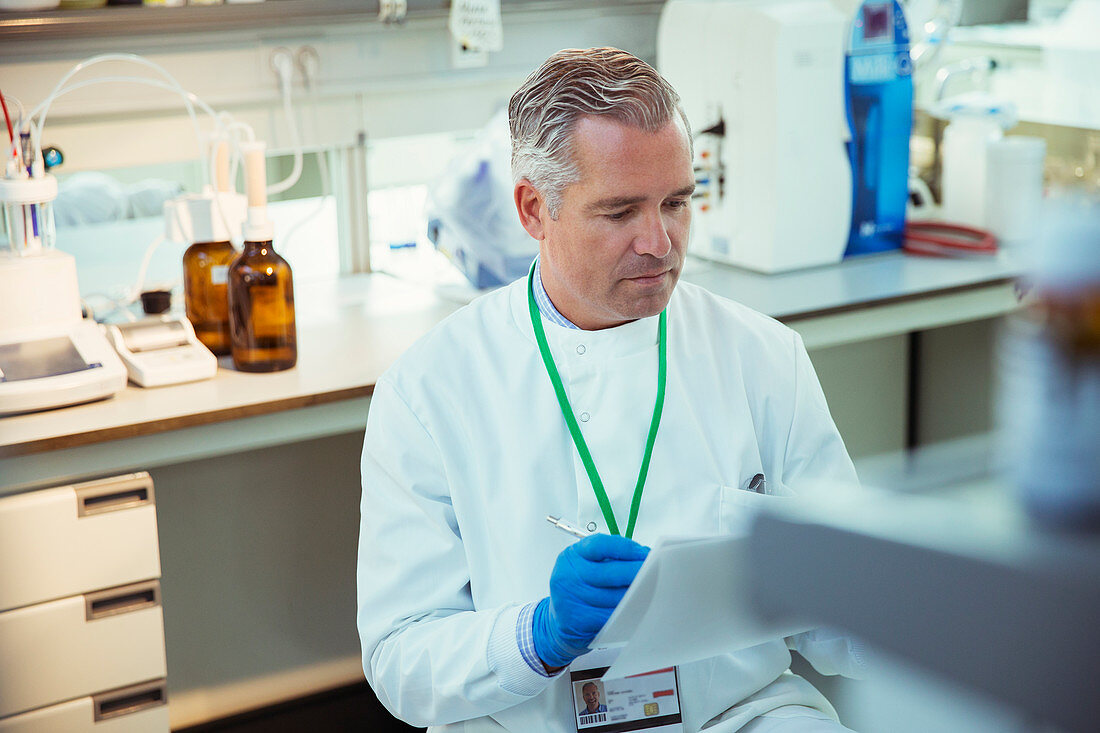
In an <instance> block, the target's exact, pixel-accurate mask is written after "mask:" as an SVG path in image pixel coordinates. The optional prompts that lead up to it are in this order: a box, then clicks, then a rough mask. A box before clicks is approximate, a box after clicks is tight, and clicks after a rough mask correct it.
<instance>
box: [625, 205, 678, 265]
mask: <svg viewBox="0 0 1100 733" xmlns="http://www.w3.org/2000/svg"><path fill="white" fill-rule="evenodd" d="M640 223H641V227H642V228H641V230H640V231H638V232H637V233H636V234H635V236H634V251H635V252H637V253H638V254H645V255H653V256H654V257H657V258H661V257H665V256H667V255H668V253H669V252H671V251H672V238H671V237H670V236H669V233H668V222H666V221H665V218H664V216H663V215H662V213H661V212H654V213H650V214H647V215H646V216H644V217H642V218H641V222H640Z"/></svg>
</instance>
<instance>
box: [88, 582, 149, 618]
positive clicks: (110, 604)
mask: <svg viewBox="0 0 1100 733" xmlns="http://www.w3.org/2000/svg"><path fill="white" fill-rule="evenodd" d="M159 605H160V583H159V582H158V581H156V580H150V581H148V582H145V583H135V584H134V585H125V586H122V587H120V588H109V589H108V590H101V591H96V592H95V593H87V594H85V596H84V618H85V619H86V620H87V621H95V620H96V619H101V618H107V617H108V616H117V615H119V614H121V613H132V612H134V611H140V610H142V609H145V608H152V607H154V606H159Z"/></svg>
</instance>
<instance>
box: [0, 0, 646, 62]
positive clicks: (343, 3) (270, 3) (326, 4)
mask: <svg viewBox="0 0 1100 733" xmlns="http://www.w3.org/2000/svg"><path fill="white" fill-rule="evenodd" d="M503 4H504V11H505V12H509V11H512V10H522V9H525V8H530V9H533V10H534V9H537V10H555V9H564V8H570V7H578V8H579V7H591V6H592V4H593V3H591V2H582V1H581V0H504V3H503ZM598 4H599V5H604V6H608V7H615V6H629V5H660V4H661V3H660V2H654V0H603V1H602V2H600V3H598ZM449 9H450V2H449V0H408V14H407V18H408V19H410V20H412V19H418V18H430V17H444V16H446V15H447V13H448V12H449ZM378 11H379V2H378V0H267V2H257V3H243V4H236V3H235V4H229V5H187V6H183V7H173V8H157V7H144V6H138V5H127V6H109V7H104V8H97V9H93V10H52V11H46V12H34V13H11V12H0V44H8V43H10V42H16V41H24V42H28V41H30V42H36V41H59V40H61V41H63V40H76V39H80V40H87V39H89V38H102V39H119V38H131V37H135V36H155V35H176V34H183V33H205V32H224V31H236V32H240V31H255V30H265V29H276V28H287V27H301V26H318V25H327V24H331V23H366V22H378ZM12 50H14V49H12ZM4 55H6V54H4Z"/></svg>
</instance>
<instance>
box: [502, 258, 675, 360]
mask: <svg viewBox="0 0 1100 733" xmlns="http://www.w3.org/2000/svg"><path fill="white" fill-rule="evenodd" d="M508 287H509V288H511V291H510V293H509V299H510V301H511V311H512V320H513V322H514V323H515V325H516V328H518V329H519V331H520V333H522V334H523V337H524V338H525V339H527V341H528V342H530V344H531V348H533V349H537V348H538V344H537V342H536V341H535V332H534V329H532V328H531V314H530V311H529V310H528V306H527V278H526V277H523V278H520V279H519V280H516V281H515V282H513V283H512V284H511V285H509V286H508ZM672 299H673V301H675V300H676V293H675V291H673V295H672ZM669 307H670V309H671V307H672V304H671V303H670V306H669ZM540 316H541V314H540ZM658 319H659V316H650V317H648V318H639V319H638V320H636V321H631V322H630V323H624V324H623V325H621V326H615V327H614V328H604V329H601V330H599V331H585V330H581V329H572V328H566V327H564V326H559V325H558V324H556V323H553V322H551V321H549V320H547V319H546V318H545V317H542V325H543V328H545V329H546V339H547V341H548V342H549V343H550V346H551V348H552V349H553V351H554V354H555V356H557V355H559V354H562V355H565V357H566V358H570V359H572V358H574V357H575V356H587V357H588V358H587V359H586V361H598V360H602V359H615V358H620V357H624V356H631V355H633V354H637V353H639V352H642V351H645V350H646V349H650V348H652V347H654V346H656V345H657V321H658Z"/></svg>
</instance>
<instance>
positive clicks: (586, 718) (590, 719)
mask: <svg viewBox="0 0 1100 733" xmlns="http://www.w3.org/2000/svg"><path fill="white" fill-rule="evenodd" d="M580 719H581V725H592V724H593V723H602V722H604V721H605V720H607V713H592V714H591V715H581V716H580Z"/></svg>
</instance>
